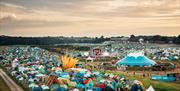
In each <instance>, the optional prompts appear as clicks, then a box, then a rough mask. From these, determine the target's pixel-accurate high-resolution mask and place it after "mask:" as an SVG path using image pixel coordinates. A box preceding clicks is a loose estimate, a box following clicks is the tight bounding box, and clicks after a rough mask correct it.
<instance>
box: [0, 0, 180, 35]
mask: <svg viewBox="0 0 180 91" xmlns="http://www.w3.org/2000/svg"><path fill="white" fill-rule="evenodd" d="M0 27H1V30H0V33H1V34H5V35H23V36H45V35H65V36H100V35H105V36H118V35H130V34H132V33H133V34H137V35H140V34H142V35H153V34H162V35H178V34H180V0H1V1H0Z"/></svg>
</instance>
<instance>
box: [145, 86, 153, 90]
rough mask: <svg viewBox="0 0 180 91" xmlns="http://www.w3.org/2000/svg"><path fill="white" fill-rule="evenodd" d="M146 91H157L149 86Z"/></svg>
mask: <svg viewBox="0 0 180 91" xmlns="http://www.w3.org/2000/svg"><path fill="white" fill-rule="evenodd" d="M146 91H155V90H154V88H153V87H152V86H149V88H148V89H146Z"/></svg>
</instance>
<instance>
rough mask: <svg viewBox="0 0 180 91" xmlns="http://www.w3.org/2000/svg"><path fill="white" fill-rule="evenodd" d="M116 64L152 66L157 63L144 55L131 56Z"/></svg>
mask: <svg viewBox="0 0 180 91" xmlns="http://www.w3.org/2000/svg"><path fill="white" fill-rule="evenodd" d="M116 64H118V65H123V66H141V67H142V66H152V65H154V64H156V62H155V61H153V60H151V59H149V58H147V57H146V56H144V55H142V54H129V55H127V56H126V57H125V58H123V59H121V60H119V61H118V62H117V63H116Z"/></svg>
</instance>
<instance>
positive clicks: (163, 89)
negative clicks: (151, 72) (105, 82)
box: [101, 71, 180, 91]
mask: <svg viewBox="0 0 180 91" xmlns="http://www.w3.org/2000/svg"><path fill="white" fill-rule="evenodd" d="M101 72H102V71H101ZM103 72H107V73H113V74H115V75H121V76H124V77H125V78H128V79H132V80H135V79H136V80H139V81H141V82H142V83H143V86H144V87H145V88H146V89H147V88H148V87H149V86H150V85H152V87H153V88H154V89H155V91H180V82H163V81H154V80H151V79H150V78H147V77H142V76H137V75H135V76H134V75H129V74H127V73H118V72H113V71H103Z"/></svg>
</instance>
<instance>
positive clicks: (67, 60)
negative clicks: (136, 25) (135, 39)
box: [0, 43, 180, 91]
mask: <svg viewBox="0 0 180 91" xmlns="http://www.w3.org/2000/svg"><path fill="white" fill-rule="evenodd" d="M124 46H126V47H124ZM162 46H163V47H160V46H157V45H153V44H152V45H149V44H148V45H142V44H134V43H132V44H128V43H127V44H122V45H120V44H111V45H110V44H103V45H102V44H99V45H97V44H96V45H83V44H76V45H67V46H65V45H56V46H54V45H51V46H22V45H17V46H1V47H0V48H1V49H0V50H1V51H0V58H1V59H0V60H1V61H0V65H1V68H2V69H3V70H4V71H5V72H6V73H7V75H9V76H10V77H11V78H12V79H13V80H14V81H15V82H16V83H17V84H19V85H20V87H21V88H23V89H24V90H25V91H26V90H29V91H41V90H42V91H79V90H80V91H86V90H93V91H121V90H122V91H135V90H133V89H134V88H133V86H135V85H136V84H137V86H138V89H139V90H142V91H152V90H154V91H178V90H179V89H180V80H179V79H180V75H179V73H180V58H179V56H180V54H179V53H180V48H179V47H177V46H176V47H174V46H173V47H171V46H167V45H162ZM142 50H143V51H142ZM133 57H134V58H133ZM0 84H3V86H2V87H0V89H1V90H2V91H4V89H6V87H7V84H5V82H3V81H1V83H0ZM102 89H103V90H102Z"/></svg>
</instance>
